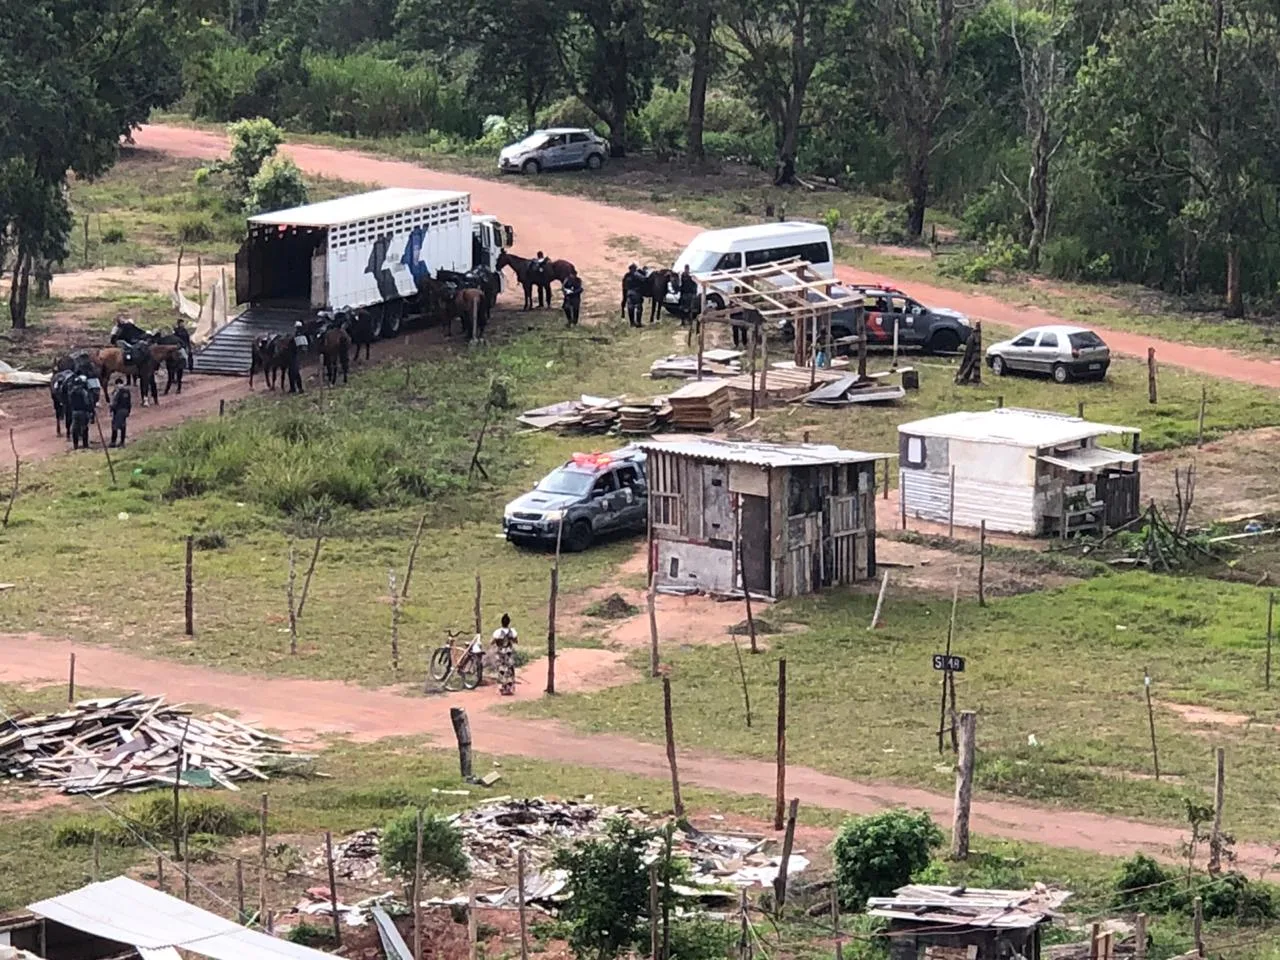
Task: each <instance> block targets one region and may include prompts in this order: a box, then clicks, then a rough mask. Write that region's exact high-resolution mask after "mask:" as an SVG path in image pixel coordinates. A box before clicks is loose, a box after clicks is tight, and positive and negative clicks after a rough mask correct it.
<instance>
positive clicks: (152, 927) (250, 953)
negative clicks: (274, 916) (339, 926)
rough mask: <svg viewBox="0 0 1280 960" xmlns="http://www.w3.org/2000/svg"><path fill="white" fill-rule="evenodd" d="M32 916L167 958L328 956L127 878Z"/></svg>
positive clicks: (324, 959) (57, 900)
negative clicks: (180, 954)
mask: <svg viewBox="0 0 1280 960" xmlns="http://www.w3.org/2000/svg"><path fill="white" fill-rule="evenodd" d="M28 909H30V910H31V911H32V912H33V913H36V914H39V915H40V916H42V917H44V918H46V919H48V920H53V921H55V922H57V923H61V924H63V925H65V926H68V927H71V928H73V929H75V930H80V931H83V932H84V933H88V934H92V935H94V936H97V937H103V938H104V939H107V940H114V941H116V942H117V943H124V944H128V945H129V946H132V947H137V948H138V951H139V952H140V953H143V954H144V955H146V954H148V953H150V954H151V955H152V957H156V956H157V952H158V956H161V957H166V956H171V955H172V951H169V952H167V953H166V952H165V951H166V948H172V947H180V948H182V949H183V950H187V951H190V952H191V953H197V954H200V955H201V956H205V957H212V958H213V960H328V958H329V954H327V953H321V952H320V951H319V950H312V949H311V948H310V947H303V946H300V945H298V944H296V943H290V942H289V941H288V940H277V939H276V938H275V937H272V936H268V935H267V934H265V933H259V932H258V931H256V930H249V929H247V928H246V927H242V926H240V925H239V924H237V923H234V922H233V921H231V920H224V919H223V918H222V917H219V916H217V915H216V914H212V913H210V912H209V911H207V910H201V909H200V908H199V907H194V906H192V905H191V904H189V903H183V902H182V901H181V900H179V899H177V898H176V897H171V896H169V895H168V894H167V893H161V892H160V891H159V890H153V889H151V887H148V886H144V885H143V884H141V883H138V882H137V881H135V880H130V879H129V878H128V877H116V878H115V879H113V880H105V881H103V882H102V883H91V884H89V885H88V886H86V887H81V888H80V889H79V890H73V891H71V892H70V893H64V894H63V895H62V896H60V897H51V898H50V899H48V900H41V901H40V902H39V903H33V904H31V906H30V907H29V908H28Z"/></svg>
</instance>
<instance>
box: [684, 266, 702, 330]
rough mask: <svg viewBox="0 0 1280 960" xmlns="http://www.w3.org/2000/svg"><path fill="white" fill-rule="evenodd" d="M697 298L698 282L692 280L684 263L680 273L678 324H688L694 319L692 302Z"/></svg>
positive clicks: (691, 275)
mask: <svg viewBox="0 0 1280 960" xmlns="http://www.w3.org/2000/svg"><path fill="white" fill-rule="evenodd" d="M697 296H698V281H697V280H695V279H693V274H692V273H690V272H689V265H688V264H687V263H686V264H685V265H684V269H683V270H681V271H680V324H681V325H682V326H683V325H684V324H686V323H690V322H692V320H693V317H694V300H695V298H696V297H697Z"/></svg>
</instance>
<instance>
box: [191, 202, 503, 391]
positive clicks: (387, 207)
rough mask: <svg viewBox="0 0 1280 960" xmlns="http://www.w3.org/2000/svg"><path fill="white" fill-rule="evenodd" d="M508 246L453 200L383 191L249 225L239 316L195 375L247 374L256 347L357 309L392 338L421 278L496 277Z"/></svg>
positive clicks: (263, 217)
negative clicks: (258, 341) (482, 271)
mask: <svg viewBox="0 0 1280 960" xmlns="http://www.w3.org/2000/svg"><path fill="white" fill-rule="evenodd" d="M513 240H514V237H513V235H512V230H511V228H510V227H509V226H505V225H503V224H502V223H499V222H498V220H497V218H495V217H493V216H486V215H482V214H475V213H473V212H472V210H471V195H470V194H469V193H466V192H463V191H457V190H414V189H409V188H403V187H388V188H386V189H383V190H372V191H370V192H368V193H358V194H355V195H353V196H349V197H340V198H338V199H336V200H326V201H324V202H322V203H312V204H307V205H305V206H301V207H294V208H292V209H289V210H278V211H275V212H274V213H263V214H258V215H257V216H254V217H249V219H248V222H247V236H246V238H245V241H244V243H243V244H241V246H240V249H239V251H238V252H237V253H236V286H235V289H236V303H238V304H244V305H245V309H244V310H243V312H241V313H240V315H239V316H238V317H236V319H234V320H232V321H231V322H229V323H228V324H227V325H226V326H225V327H223V328H222V329H220V330H218V331H217V332H216V333H215V334H214V335H213V337H211V338H210V340H209V343H208V344H207V345H206V346H205V347H204V348H203V349H202V350H201V351H200V352H199V353H198V354H197V356H196V364H195V366H196V369H197V370H199V371H204V372H210V373H234V374H247V373H248V372H249V365H250V361H251V358H252V344H253V341H254V339H255V338H256V337H258V336H261V335H262V334H263V333H284V332H288V331H289V330H292V328H293V324H294V322H295V321H297V320H299V319H303V318H306V317H309V316H312V315H314V314H315V313H316V312H318V311H321V310H330V311H334V312H337V311H339V310H343V309H348V308H356V307H363V308H365V309H367V310H368V311H369V312H370V313H371V314H372V315H373V318H374V323H375V325H376V326H377V327H378V329H379V334H380V335H381V336H383V337H393V336H395V335H396V334H397V333H399V332H400V327H401V325H402V323H404V321H405V320H406V318H408V317H410V316H413V315H415V314H416V312H417V310H416V298H417V281H418V278H419V277H421V276H422V275H424V274H430V275H433V276H434V275H435V273H436V271H437V270H440V269H442V268H443V269H445V270H454V271H457V272H460V273H465V272H466V271H468V270H470V269H472V268H473V267H476V266H480V265H484V266H487V267H488V268H489V269H491V270H493V269H496V265H497V260H498V255H499V254H500V253H501V252H502V250H503V248H504V247H509V246H510V245H511V244H512V242H513Z"/></svg>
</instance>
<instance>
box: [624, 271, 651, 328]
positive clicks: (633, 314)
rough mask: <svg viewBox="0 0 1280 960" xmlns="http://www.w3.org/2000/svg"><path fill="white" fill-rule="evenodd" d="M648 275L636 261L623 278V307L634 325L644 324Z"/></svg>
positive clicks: (628, 320)
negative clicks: (645, 289)
mask: <svg viewBox="0 0 1280 960" xmlns="http://www.w3.org/2000/svg"><path fill="white" fill-rule="evenodd" d="M645 280H646V277H645V275H644V274H643V273H641V272H640V268H639V267H637V266H636V265H635V264H634V263H633V264H631V265H630V266H629V267H627V272H626V275H625V276H623V278H622V309H623V311H624V312H625V314H626V317H627V322H628V323H630V324H631V326H633V327H640V326H643V325H644V322H643V321H644V283H645Z"/></svg>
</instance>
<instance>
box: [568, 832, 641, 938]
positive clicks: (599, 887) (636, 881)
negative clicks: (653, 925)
mask: <svg viewBox="0 0 1280 960" xmlns="http://www.w3.org/2000/svg"><path fill="white" fill-rule="evenodd" d="M653 836H654V835H653V834H652V833H651V832H650V831H647V830H640V829H638V828H637V827H635V826H634V825H632V824H631V823H630V822H629V821H627V820H625V819H623V818H621V817H619V818H616V819H614V820H612V821H610V823H609V826H608V828H607V831H606V833H605V836H603V837H601V838H600V839H598V840H583V841H581V842H579V843H576V844H574V845H573V846H572V847H571V848H569V849H568V850H561V851H558V852H557V853H556V856H555V860H554V864H555V866H557V867H559V868H560V869H562V870H567V871H568V873H569V884H568V890H569V894H570V898H569V900H568V901H567V902H566V904H565V907H564V917H565V919H566V920H568V921H569V925H570V926H569V937H568V939H569V946H570V947H571V948H572V949H573V953H574V955H575V956H577V957H584V958H585V957H594V958H596V960H612V958H614V957H616V956H618V955H619V954H620V953H622V952H624V951H626V950H627V949H629V948H630V947H631V946H632V945H633V944H635V943H636V942H637V941H638V940H639V939H640V936H639V933H640V918H641V917H643V916H644V915H645V914H646V912H647V910H648V904H649V879H648V871H647V869H646V867H645V863H644V853H645V849H646V848H647V847H648V845H649V841H650V840H651V839H653Z"/></svg>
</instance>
